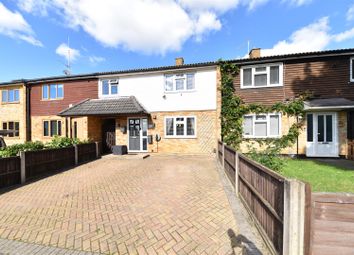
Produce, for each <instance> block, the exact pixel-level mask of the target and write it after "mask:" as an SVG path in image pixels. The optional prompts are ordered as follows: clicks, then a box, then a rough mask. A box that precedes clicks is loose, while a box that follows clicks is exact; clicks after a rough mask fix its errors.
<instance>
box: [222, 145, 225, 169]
mask: <svg viewBox="0 0 354 255" xmlns="http://www.w3.org/2000/svg"><path fill="white" fill-rule="evenodd" d="M222 168H223V169H225V143H222Z"/></svg>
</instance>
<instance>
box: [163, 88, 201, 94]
mask: <svg viewBox="0 0 354 255" xmlns="http://www.w3.org/2000/svg"><path fill="white" fill-rule="evenodd" d="M194 92H196V90H195V89H191V90H174V91H166V90H165V91H164V93H165V94H183V93H194Z"/></svg>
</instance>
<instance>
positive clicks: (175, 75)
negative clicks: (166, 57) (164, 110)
mask: <svg viewBox="0 0 354 255" xmlns="http://www.w3.org/2000/svg"><path fill="white" fill-rule="evenodd" d="M188 75H193V88H192V89H188ZM181 76H183V78H181ZM167 77H172V79H173V81H172V90H166V82H167ZM182 79H183V80H184V83H183V89H179V90H177V89H176V88H177V85H176V81H177V80H182ZM195 85H196V83H195V72H186V73H165V74H164V83H163V90H164V92H165V93H186V92H187V93H188V92H195V91H196V88H195Z"/></svg>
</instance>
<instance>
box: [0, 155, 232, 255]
mask: <svg viewBox="0 0 354 255" xmlns="http://www.w3.org/2000/svg"><path fill="white" fill-rule="evenodd" d="M215 167H216V166H215V160H214V158H213V157H211V156H209V157H204V156H194V157H191V156H151V157H150V158H147V159H145V160H143V159H141V158H139V159H138V158H136V157H134V156H131V158H129V157H125V158H124V159H120V158H119V157H114V156H106V157H104V158H102V159H100V160H97V161H95V162H91V163H89V164H85V165H82V166H79V167H77V168H75V169H72V170H69V171H66V172H62V173H60V174H57V175H53V176H51V177H48V178H45V179H42V180H39V181H36V182H33V183H30V184H28V185H26V186H22V187H18V188H17V189H14V190H11V191H8V192H5V193H3V194H1V195H0V238H2V239H9V240H18V241H21V242H25V243H33V244H36V245H38V244H39V245H44V246H50V247H57V248H65V249H69V250H77V251H86V252H95V253H102V254H232V249H231V244H230V238H229V236H228V234H227V231H228V230H229V229H232V230H233V231H234V232H235V233H236V234H237V233H238V231H237V228H236V223H235V221H234V217H233V214H232V211H231V209H230V206H229V203H228V200H227V197H226V195H225V193H224V190H223V187H222V185H221V183H220V180H219V176H218V173H217V171H216V169H215ZM0 253H1V247H0ZM14 254H15V252H14ZM60 254H65V252H63V253H60Z"/></svg>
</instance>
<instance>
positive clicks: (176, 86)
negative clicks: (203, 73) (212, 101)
mask: <svg viewBox="0 0 354 255" xmlns="http://www.w3.org/2000/svg"><path fill="white" fill-rule="evenodd" d="M194 89H195V82H194V74H193V73H189V74H166V75H165V92H179V91H181V92H183V91H192V90H194Z"/></svg>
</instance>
